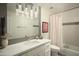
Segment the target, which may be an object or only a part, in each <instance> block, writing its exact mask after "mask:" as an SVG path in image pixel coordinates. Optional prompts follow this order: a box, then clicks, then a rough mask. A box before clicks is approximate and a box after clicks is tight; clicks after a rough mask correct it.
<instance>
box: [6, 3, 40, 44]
mask: <svg viewBox="0 0 79 59" xmlns="http://www.w3.org/2000/svg"><path fill="white" fill-rule="evenodd" d="M17 5H21V6H19V8H18V7H17ZM26 5H28V7H27V8H28V11H27V12H28V13H27V12H26V13H27V14H28V15H27V14H26V13H25V10H24V9H25V7H24V3H23V4H14V3H12V4H11V3H8V4H7V33H9V35H10V36H9V41H10V42H9V43H10V44H13V43H14V42H16V43H17V41H19V42H20V41H24V40H27V38H26V39H23V38H25V37H29V38H32V37H34V36H36V35H38V36H39V35H40V7H39V6H36V5H34V4H26ZM31 5H32V6H31ZM21 8H24V9H22V10H21ZM36 8H37V9H36ZM17 10H18V11H17ZM31 11H32V13H31ZM36 11H37V13H38V14H36V13H35V12H36ZM32 14H33V15H32ZM36 16H37V17H36ZM11 42H12V43H11Z"/></svg>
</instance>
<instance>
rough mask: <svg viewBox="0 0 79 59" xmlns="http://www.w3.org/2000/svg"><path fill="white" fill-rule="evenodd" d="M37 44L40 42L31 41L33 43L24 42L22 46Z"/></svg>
mask: <svg viewBox="0 0 79 59" xmlns="http://www.w3.org/2000/svg"><path fill="white" fill-rule="evenodd" d="M38 43H40V41H38V40H33V41H27V42H25V43H24V44H27V45H34V44H38Z"/></svg>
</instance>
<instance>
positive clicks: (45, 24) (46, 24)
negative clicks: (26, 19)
mask: <svg viewBox="0 0 79 59" xmlns="http://www.w3.org/2000/svg"><path fill="white" fill-rule="evenodd" d="M42 32H43V33H47V32H48V22H42Z"/></svg>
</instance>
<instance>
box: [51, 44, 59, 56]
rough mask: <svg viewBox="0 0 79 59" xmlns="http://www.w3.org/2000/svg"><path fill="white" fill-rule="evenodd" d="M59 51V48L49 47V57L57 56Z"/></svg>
mask: <svg viewBox="0 0 79 59" xmlns="http://www.w3.org/2000/svg"><path fill="white" fill-rule="evenodd" d="M59 51H60V48H59V47H57V46H55V45H51V56H58V53H59Z"/></svg>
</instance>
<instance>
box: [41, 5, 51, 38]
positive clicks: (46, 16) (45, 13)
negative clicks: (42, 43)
mask: <svg viewBox="0 0 79 59" xmlns="http://www.w3.org/2000/svg"><path fill="white" fill-rule="evenodd" d="M49 16H50V12H49V10H47V9H46V8H44V7H43V6H41V35H42V36H43V38H46V39H49V31H48V33H42V22H48V27H49ZM48 30H49V29H48Z"/></svg>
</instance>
